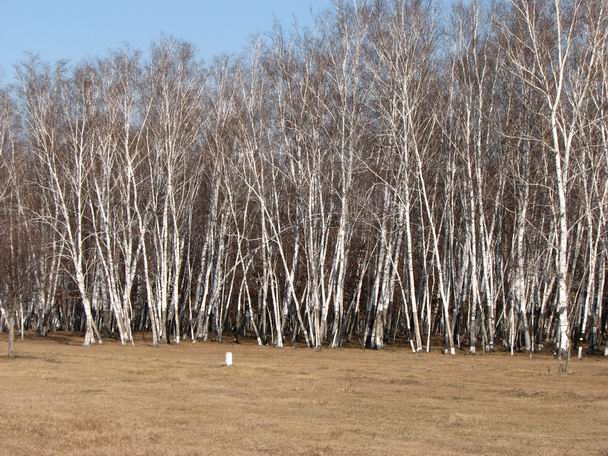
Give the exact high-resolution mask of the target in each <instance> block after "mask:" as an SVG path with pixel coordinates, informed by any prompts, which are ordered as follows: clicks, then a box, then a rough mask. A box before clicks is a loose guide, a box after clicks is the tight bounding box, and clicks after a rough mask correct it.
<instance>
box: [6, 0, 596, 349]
mask: <svg viewBox="0 0 608 456" xmlns="http://www.w3.org/2000/svg"><path fill="white" fill-rule="evenodd" d="M446 6H447V4H446V3H442V2H431V1H414V0H381V1H358V2H350V1H339V2H336V3H335V6H334V8H333V10H332V11H328V12H327V14H324V15H321V16H319V17H318V18H317V19H316V21H315V23H314V25H313V26H312V27H310V28H301V27H300V28H298V27H294V28H293V29H290V31H285V30H283V29H281V28H280V27H279V26H277V27H275V28H274V29H273V30H272V31H271V33H269V34H268V35H265V36H262V37H258V38H256V39H254V40H252V41H251V43H250V45H249V46H248V47H247V49H246V50H244V51H243V52H242V53H241V54H240V55H237V56H224V57H218V58H216V59H214V60H212V61H211V62H207V63H205V62H202V61H199V59H198V58H197V56H196V52H195V49H194V48H193V47H192V46H191V45H190V44H188V43H186V42H182V41H179V40H175V39H170V38H164V39H161V40H160V41H159V42H157V43H155V44H153V45H152V47H151V49H150V51H149V52H139V51H137V50H133V49H131V48H128V47H125V48H123V49H118V50H115V51H112V52H109V53H108V55H106V56H103V57H100V58H98V59H90V60H87V61H83V62H78V63H74V64H70V65H68V64H66V63H65V62H61V63H57V64H54V65H51V64H48V63H44V62H40V61H39V60H37V59H35V58H30V59H29V60H28V61H26V62H23V63H21V64H20V65H19V66H18V70H17V74H18V77H17V83H16V84H14V85H12V86H10V87H6V88H4V89H2V90H1V91H0V179H1V182H0V218H1V219H0V230H1V232H2V236H1V238H0V244H1V245H0V251H1V252H2V255H1V258H0V267H1V269H0V310H1V315H2V316H1V322H0V328H1V329H2V330H3V331H4V330H6V331H8V332H10V334H11V337H10V339H11V341H13V340H14V338H15V331H17V332H20V333H21V334H23V333H24V331H36V332H38V333H40V334H42V335H46V334H47V333H48V332H50V331H60V330H61V331H82V332H83V334H84V344H85V345H89V344H95V343H102V341H103V340H104V339H113V338H116V339H117V340H119V341H120V342H121V343H122V344H133V343H135V342H134V341H135V337H134V333H135V332H149V333H150V334H151V340H152V343H153V344H154V345H160V344H164V343H181V342H183V341H185V340H187V341H191V342H197V341H201V342H204V341H210V340H217V341H222V340H224V339H225V338H226V337H230V338H232V339H234V340H235V341H237V342H238V341H239V340H240V339H242V338H246V337H252V338H253V339H254V340H255V341H256V342H257V343H258V344H260V345H273V346H276V347H283V346H285V345H290V344H302V345H305V346H308V347H310V348H312V349H315V350H319V349H321V348H322V347H332V348H334V347H340V346H342V345H344V344H357V345H359V344H360V345H361V346H362V347H364V348H372V349H380V348H383V347H384V346H386V345H387V344H396V343H401V344H403V345H405V346H407V347H408V348H409V349H411V350H412V351H413V352H419V351H429V350H430V349H431V346H432V345H433V344H439V345H441V346H442V347H443V350H444V352H445V353H448V354H452V355H453V354H455V353H456V352H457V350H459V349H460V350H466V351H468V352H471V353H477V352H478V351H480V350H481V351H483V352H491V351H495V350H498V349H500V350H507V351H510V352H511V353H515V352H516V351H526V352H534V351H540V350H544V349H551V350H553V351H554V353H555V354H556V355H558V356H566V355H568V354H569V353H570V352H571V351H572V350H575V351H576V354H577V356H578V357H582V356H583V355H584V353H595V352H601V353H602V354H604V355H607V356H608V334H607V331H608V325H607V323H608V318H607V313H606V310H607V306H606V300H605V294H606V293H605V288H606V263H607V260H608V255H607V254H608V252H607V251H606V248H607V245H608V244H607V241H608V238H607V231H606V228H607V227H606V214H607V211H608V207H607V204H608V123H607V114H606V113H607V106H606V104H607V100H608V66H607V63H606V62H608V53H607V50H608V42H607V38H608V37H607V34H608V13H607V12H606V7H605V5H604V2H602V1H600V0H535V1H532V0H510V1H506V0H505V1H499V2H485V1H482V0H471V1H466V2H457V3H453V4H452V3H450V4H449V8H448V7H446ZM12 350H13V348H12V342H11V347H10V348H9V352H11V353H12ZM573 353H574V352H573Z"/></svg>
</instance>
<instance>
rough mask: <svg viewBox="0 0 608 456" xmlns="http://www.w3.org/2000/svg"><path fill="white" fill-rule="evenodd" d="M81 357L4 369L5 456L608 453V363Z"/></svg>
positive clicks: (383, 356) (260, 351)
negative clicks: (226, 363)
mask: <svg viewBox="0 0 608 456" xmlns="http://www.w3.org/2000/svg"><path fill="white" fill-rule="evenodd" d="M139 337H140V338H141V336H139ZM81 342H82V339H81V338H79V337H75V336H70V335H62V334H56V335H53V336H50V337H48V338H44V339H43V338H38V337H26V340H25V341H18V343H17V346H16V348H17V354H18V358H16V359H14V360H9V359H8V358H7V357H6V355H4V354H2V355H1V356H0V453H1V454H10V455H20V454H24V455H30V454H32V455H33V454H36V455H40V454H53V455H66V454H83V455H93V454H95V455H119V454H120V455H164V454H187V455H188V454H189V455H198V454H208V455H224V454H225V455H250V454H280V455H338V454H344V455H368V454H377V455H390V454H394V455H408V454H425V455H442V454H445V455H448V454H449V455H459V454H462V455H465V454H466V455H473V454H514V455H518V454H554V455H570V454H572V455H574V454H608V434H607V431H608V360H605V359H603V358H596V357H589V358H586V359H584V360H583V361H571V363H570V366H569V367H570V374H569V375H560V374H559V369H558V368H559V363H558V361H557V360H554V359H552V358H551V357H550V356H548V355H543V356H538V357H535V358H533V359H529V357H528V356H526V355H523V354H519V355H517V356H515V357H513V358H512V357H510V356H508V355H506V354H492V355H486V356H484V355H481V354H479V355H477V356H471V355H464V354H462V353H460V354H458V355H457V356H455V357H447V356H445V355H442V354H440V352H439V351H438V350H437V351H436V352H435V353H430V354H421V355H415V354H412V353H411V352H409V351H408V350H407V349H406V348H405V347H393V348H389V349H386V350H383V351H363V350H361V349H359V348H343V349H339V350H330V349H326V350H323V351H321V352H319V353H315V352H313V351H311V350H309V349H305V348H292V347H290V348H284V349H273V348H269V347H257V346H255V345H253V344H251V343H248V342H246V343H244V344H241V345H234V344H231V343H224V344H219V343H206V344H202V343H198V344H192V343H188V342H187V343H183V344H181V345H171V346H164V347H160V348H153V347H151V346H149V345H148V344H147V342H145V341H138V343H137V345H136V346H134V347H132V346H131V347H121V346H120V345H118V344H117V343H115V342H106V343H104V344H103V345H102V346H95V347H89V348H85V347H82V346H81ZM0 347H2V350H3V351H4V350H5V348H6V338H5V335H0ZM226 351H232V352H233V354H234V363H235V365H234V366H233V367H231V368H226V367H223V366H222V363H223V359H224V353H225V352H226Z"/></svg>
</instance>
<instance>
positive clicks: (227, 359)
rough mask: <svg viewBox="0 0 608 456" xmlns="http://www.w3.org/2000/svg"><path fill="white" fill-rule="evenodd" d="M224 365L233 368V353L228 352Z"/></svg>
mask: <svg viewBox="0 0 608 456" xmlns="http://www.w3.org/2000/svg"><path fill="white" fill-rule="evenodd" d="M224 363H225V364H226V366H232V352H226V357H225V358H224Z"/></svg>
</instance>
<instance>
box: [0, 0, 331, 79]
mask: <svg viewBox="0 0 608 456" xmlns="http://www.w3.org/2000/svg"><path fill="white" fill-rule="evenodd" d="M331 5H332V2H331V0H198V1H197V0H165V1H161V0H96V1H94V0H80V1H78V0H0V83H7V82H11V81H13V80H14V79H13V78H14V65H15V63H17V62H19V61H21V60H23V58H24V57H25V55H26V54H25V53H26V52H33V53H35V54H38V55H39V56H40V57H41V58H42V60H44V61H48V62H54V61H56V60H58V59H68V60H70V61H78V60H80V59H83V58H87V57H93V56H101V55H103V54H105V52H106V50H107V49H112V48H117V47H119V46H121V45H122V44H123V43H129V44H130V45H131V46H132V47H134V48H137V49H142V50H147V49H148V48H149V46H150V44H151V42H152V41H154V40H156V39H158V38H159V37H160V36H161V35H162V34H164V35H168V36H173V37H175V38H179V39H183V40H186V41H189V42H191V43H193V44H194V45H195V46H196V48H197V50H198V54H199V56H200V57H202V58H204V59H210V58H211V57H213V56H214V55H218V54H221V53H228V54H232V53H238V52H239V51H240V50H242V49H243V47H244V46H245V45H246V43H247V39H248V37H249V36H250V35H252V34H255V33H259V32H266V31H269V30H270V28H271V27H272V24H273V22H274V20H275V18H276V19H277V20H279V21H280V22H281V23H282V24H284V25H285V26H289V25H290V24H292V23H293V20H294V18H295V19H296V20H297V21H298V23H300V24H303V25H308V24H310V23H311V22H312V15H311V10H312V11H314V12H319V11H322V10H324V9H326V8H329V7H331Z"/></svg>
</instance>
